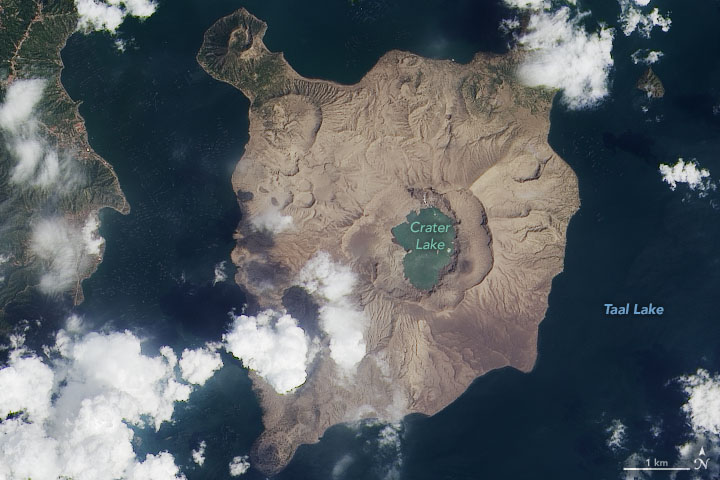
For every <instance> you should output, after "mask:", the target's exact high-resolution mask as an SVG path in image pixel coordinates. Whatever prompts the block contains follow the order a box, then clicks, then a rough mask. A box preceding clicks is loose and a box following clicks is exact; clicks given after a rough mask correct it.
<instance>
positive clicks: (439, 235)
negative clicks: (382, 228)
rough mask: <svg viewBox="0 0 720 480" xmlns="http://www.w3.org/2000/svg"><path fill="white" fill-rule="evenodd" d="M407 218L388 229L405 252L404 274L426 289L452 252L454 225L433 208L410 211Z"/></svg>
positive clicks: (421, 288) (438, 274)
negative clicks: (405, 220) (417, 211)
mask: <svg viewBox="0 0 720 480" xmlns="http://www.w3.org/2000/svg"><path fill="white" fill-rule="evenodd" d="M406 218H407V222H405V223H402V224H400V225H398V226H397V227H395V228H393V229H392V233H393V235H394V237H395V240H396V241H397V242H398V243H399V244H400V245H401V246H402V247H403V248H404V249H405V250H406V251H407V252H408V253H407V254H406V255H405V258H404V259H403V267H404V271H405V277H406V278H407V279H408V280H409V281H410V283H411V284H412V285H413V286H414V287H415V288H418V289H420V290H430V289H432V288H433V287H434V286H435V284H437V282H438V280H440V272H441V271H442V270H443V269H444V268H445V267H446V266H447V265H448V264H449V263H450V261H451V259H452V256H453V254H454V253H455V245H454V241H455V228H454V227H453V221H452V219H451V218H450V217H448V216H447V215H445V214H444V213H442V212H441V211H440V210H438V209H437V208H424V209H422V210H420V212H419V213H416V212H410V213H409V214H408V216H407V217H406Z"/></svg>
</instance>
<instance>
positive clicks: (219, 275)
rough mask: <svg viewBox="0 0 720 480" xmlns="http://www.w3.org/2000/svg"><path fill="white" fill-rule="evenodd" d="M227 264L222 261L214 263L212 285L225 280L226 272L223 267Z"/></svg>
mask: <svg viewBox="0 0 720 480" xmlns="http://www.w3.org/2000/svg"><path fill="white" fill-rule="evenodd" d="M226 266H227V262H225V261H222V262H220V263H218V264H217V265H215V272H214V273H215V278H213V286H215V285H216V284H217V283H219V282H224V281H225V280H227V272H226V271H225V267H226Z"/></svg>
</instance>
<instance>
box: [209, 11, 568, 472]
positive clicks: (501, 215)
mask: <svg viewBox="0 0 720 480" xmlns="http://www.w3.org/2000/svg"><path fill="white" fill-rule="evenodd" d="M266 28H267V25H266V24H265V23H264V22H262V21H260V20H258V19H257V18H255V17H254V16H252V15H251V14H250V13H248V12H247V11H246V10H244V9H241V10H238V11H236V12H235V13H233V14H231V15H229V16H227V17H224V18H222V19H220V20H218V21H217V22H216V23H215V24H214V25H213V26H212V27H211V28H210V29H209V30H208V31H207V32H206V34H205V38H204V42H203V45H202V48H201V49H200V52H199V53H198V61H199V63H200V65H201V66H202V67H203V68H204V69H205V70H206V71H207V72H208V73H209V74H210V75H212V76H213V77H214V78H216V79H218V80H220V81H223V82H227V83H229V84H230V85H233V86H235V87H236V88H238V89H239V90H240V91H241V92H242V93H243V94H244V95H245V96H246V97H247V98H248V99H249V100H250V112H249V117H250V138H249V141H248V144H247V147H246V150H245V153H244V155H243V156H242V158H241V159H240V160H239V162H238V164H237V167H236V169H235V172H234V174H233V178H232V183H233V187H234V189H235V191H236V192H237V194H238V201H239V204H240V207H241V209H242V212H243V220H242V222H241V224H240V225H239V227H238V230H237V234H236V238H237V245H236V247H235V249H234V251H233V255H232V258H233V261H234V263H235V264H236V265H237V266H238V270H237V275H236V281H237V283H238V284H240V285H242V286H243V287H244V288H245V289H246V290H247V291H248V293H249V294H250V295H251V296H252V297H254V298H256V299H258V300H257V301H258V303H259V304H261V308H268V309H273V310H275V311H284V309H285V305H284V303H283V300H284V299H285V300H286V299H287V294H288V292H290V291H296V290H297V289H298V288H302V286H303V283H302V282H301V281H300V280H299V279H302V277H303V272H304V271H305V270H307V268H308V267H307V265H308V264H312V262H313V261H314V260H313V259H317V258H318V255H322V256H324V258H326V259H329V260H330V261H331V262H332V264H334V265H340V266H341V267H342V268H344V269H347V271H350V272H351V273H352V276H353V279H354V283H353V288H352V295H351V298H350V300H349V303H350V304H351V306H352V308H353V309H355V311H356V312H357V313H358V314H357V315H350V316H348V317H347V319H346V321H347V322H357V324H356V325H355V326H357V325H361V326H362V330H361V332H362V338H361V339H360V340H359V341H361V342H362V345H364V352H365V353H364V355H362V356H361V358H360V359H358V361H357V362H356V363H355V364H353V366H352V369H350V371H349V370H348V369H347V368H346V367H347V365H342V364H344V363H348V362H344V361H341V360H340V359H338V358H337V357H335V358H333V355H332V348H333V343H332V342H333V338H332V335H330V334H328V333H327V332H326V330H328V329H327V328H326V329H323V328H318V329H316V332H315V333H312V332H311V329H310V328H306V331H307V332H308V334H312V335H314V345H316V350H317V352H316V354H315V355H314V357H313V359H312V363H311V364H310V366H309V368H308V371H307V380H306V381H305V382H304V383H303V384H302V385H300V386H298V387H297V388H295V389H293V390H292V391H289V392H285V393H277V392H276V391H275V389H274V388H273V387H272V386H271V385H270V384H269V383H268V382H267V381H266V380H265V379H263V378H262V376H260V375H258V374H256V373H255V372H252V371H251V377H252V380H253V386H254V389H255V391H256V392H257V394H258V398H259V401H260V403H261V406H262V409H263V424H264V427H265V430H264V432H263V433H262V435H261V436H260V437H259V438H258V440H257V441H256V443H255V445H254V447H253V451H252V457H253V458H254V463H253V465H254V466H255V467H257V468H258V469H259V470H260V471H261V472H263V473H265V474H268V475H270V474H273V473H276V472H278V471H280V470H282V469H283V468H284V467H285V466H286V465H287V463H288V462H289V461H290V460H291V458H292V456H293V454H294V452H295V450H296V449H297V447H298V446H299V445H301V444H306V443H314V442H317V441H318V440H319V438H320V437H321V436H322V435H323V433H324V432H325V430H326V429H327V428H328V427H330V426H332V425H334V424H338V423H342V422H353V421H358V420H361V419H366V418H377V419H380V420H384V421H393V420H398V419H401V418H402V417H403V416H404V415H407V414H410V413H422V414H426V415H433V414H434V413H436V412H438V411H440V410H441V409H443V408H444V407H446V406H447V405H448V404H450V403H451V402H453V401H454V400H455V399H456V398H457V397H458V396H459V395H460V394H462V393H463V392H464V391H465V390H466V389H467V387H468V386H469V385H470V383H471V382H472V381H473V380H474V379H476V378H477V377H478V376H480V375H483V374H485V373H487V372H489V371H491V370H493V369H497V368H501V367H506V366H511V367H514V368H516V369H518V370H520V371H524V372H527V371H530V370H531V369H532V368H533V365H534V363H535V359H536V356H537V336H538V325H539V323H540V322H541V320H542V319H543V318H544V316H545V311H546V309H547V306H548V295H549V293H550V288H551V283H552V280H553V277H555V276H556V275H557V274H558V273H560V272H561V271H562V269H563V261H564V255H565V242H566V230H567V226H568V222H569V221H570V218H571V217H572V215H573V214H574V213H575V212H576V211H577V209H578V208H579V203H580V202H579V197H578V185H577V178H576V176H575V174H574V172H573V171H572V169H571V168H570V167H569V166H568V165H567V164H566V163H565V162H564V161H563V160H562V159H561V158H560V157H559V156H558V155H557V153H555V152H554V151H553V150H552V149H551V147H550V146H549V144H548V142H547V137H548V131H549V128H550V120H549V111H550V107H551V103H552V99H553V95H554V92H553V91H550V90H547V89H542V88H528V87H525V86H523V85H521V84H520V83H519V82H518V81H517V80H516V78H515V75H514V73H515V71H516V67H517V65H518V62H520V61H521V60H522V52H517V51H513V52H510V53H507V54H504V55H490V54H485V53H478V54H477V55H476V56H475V57H474V59H473V60H472V61H470V62H469V63H467V64H458V63H455V62H453V61H449V60H431V59H426V58H421V57H419V56H418V55H415V54H412V53H408V52H401V51H391V52H388V53H386V54H385V55H384V56H383V57H382V58H380V60H379V61H378V62H377V64H376V65H375V66H374V67H373V68H372V69H371V70H370V71H369V72H368V73H367V74H366V75H365V77H364V78H363V79H362V80H361V81H360V82H358V83H357V84H355V85H341V84H337V83H333V82H330V81H325V80H317V79H307V78H303V77H302V76H300V75H299V74H298V73H296V72H295V71H294V70H293V69H292V68H291V67H290V65H289V64H288V63H287V62H286V60H285V58H284V56H283V55H282V54H281V53H274V52H270V51H269V50H268V49H267V48H266V47H265V45H264V43H263V36H264V34H265V31H266ZM238 114H239V115H240V114H242V113H241V112H238ZM268 215H270V216H274V218H275V219H276V220H277V221H276V222H275V223H276V224H277V225H280V226H283V228H259V227H258V224H259V223H258V222H257V221H254V219H255V220H256V219H258V218H264V217H267V216H268ZM298 285H300V287H299V286H298ZM307 294H308V295H310V296H312V295H314V293H313V290H312V289H309V290H308V292H307ZM317 303H318V304H319V305H320V307H321V308H322V299H318V300H317ZM341 320H342V319H341ZM320 323H321V327H322V322H320ZM349 327H352V325H350V326H349ZM351 363H352V362H351Z"/></svg>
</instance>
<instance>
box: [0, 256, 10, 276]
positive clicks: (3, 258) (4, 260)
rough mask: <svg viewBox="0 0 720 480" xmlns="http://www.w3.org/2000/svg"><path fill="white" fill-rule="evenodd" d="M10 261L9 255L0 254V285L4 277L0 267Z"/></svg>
mask: <svg viewBox="0 0 720 480" xmlns="http://www.w3.org/2000/svg"><path fill="white" fill-rule="evenodd" d="M9 261H10V255H5V254H2V253H0V283H2V282H4V281H5V276H4V275H3V274H2V266H3V265H5V264H6V263H8V262H9Z"/></svg>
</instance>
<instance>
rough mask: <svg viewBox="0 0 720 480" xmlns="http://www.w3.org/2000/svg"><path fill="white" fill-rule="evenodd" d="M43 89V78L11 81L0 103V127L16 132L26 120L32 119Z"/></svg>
mask: <svg viewBox="0 0 720 480" xmlns="http://www.w3.org/2000/svg"><path fill="white" fill-rule="evenodd" d="M44 90H45V80H42V79H39V78H35V79H29V80H16V81H14V82H13V83H11V84H10V86H9V87H8V89H7V92H6V93H5V100H4V101H3V103H2V105H0V127H2V128H3V130H5V131H8V132H11V133H17V132H19V131H20V130H21V129H22V128H23V126H25V125H26V124H27V123H28V122H30V121H33V120H34V110H35V107H36V106H37V104H38V103H40V100H42V94H43V91H44Z"/></svg>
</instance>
